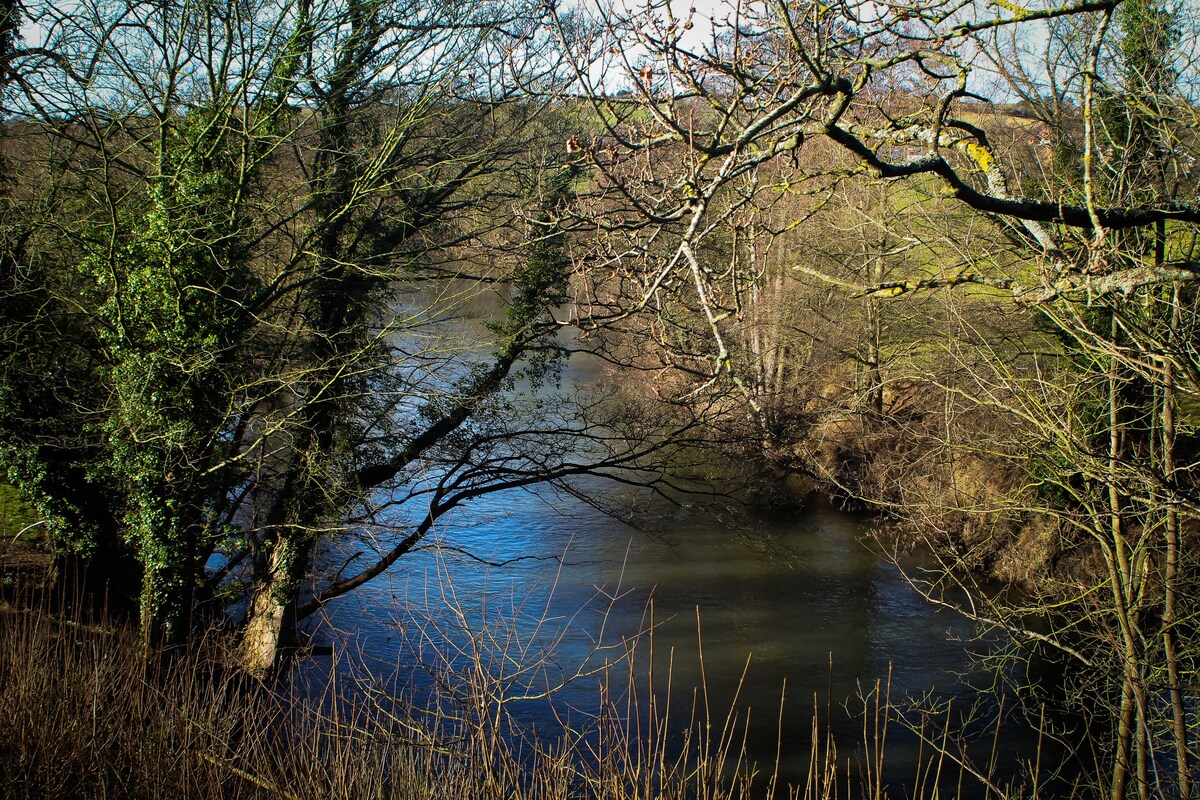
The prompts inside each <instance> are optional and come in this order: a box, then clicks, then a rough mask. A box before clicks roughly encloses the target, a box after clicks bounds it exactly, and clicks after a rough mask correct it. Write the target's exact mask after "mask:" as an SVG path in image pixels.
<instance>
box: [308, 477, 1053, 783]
mask: <svg viewBox="0 0 1200 800" xmlns="http://www.w3.org/2000/svg"><path fill="white" fill-rule="evenodd" d="M592 488H593V490H594V491H597V492H600V493H605V492H607V493H608V497H609V499H612V498H614V497H616V498H618V499H619V497H620V496H619V495H616V494H614V493H615V492H617V490H616V489H615V488H613V487H605V486H603V485H598V486H595V487H592ZM653 511H654V513H652V514H650V516H649V522H650V527H651V528H652V530H653V533H652V534H651V535H648V534H647V533H644V532H639V531H636V530H634V529H632V528H630V527H628V526H626V525H624V524H622V523H620V522H618V521H616V520H614V519H613V518H612V517H610V516H608V515H606V514H604V513H601V512H600V511H598V510H597V509H595V508H593V507H592V506H590V505H588V504H586V503H584V502H582V501H580V500H578V499H576V498H574V497H571V496H566V495H561V494H555V493H553V492H551V491H549V490H544V491H541V492H523V491H518V492H512V493H506V494H500V495H494V496H492V497H489V498H486V499H485V501H483V502H481V503H480V504H479V505H477V506H476V507H474V508H468V509H467V510H466V511H465V513H461V514H456V515H455V516H454V517H453V519H452V520H451V521H450V523H449V524H448V525H445V526H443V527H441V528H440V529H439V530H438V531H437V532H436V535H435V537H434V541H433V542H431V547H429V548H427V549H425V550H423V551H422V552H419V553H414V554H412V555H410V556H407V557H405V558H404V559H402V560H401V562H400V563H399V564H397V566H396V567H395V568H394V569H393V570H392V572H391V573H389V574H387V575H385V576H383V577H381V578H380V579H379V580H377V581H376V582H375V583H374V584H371V585H369V586H367V587H365V588H364V589H363V590H360V591H358V592H357V593H354V594H353V595H352V596H349V597H347V598H344V599H342V600H340V601H338V603H337V604H335V605H334V606H333V607H332V608H331V609H330V610H329V617H328V625H329V627H328V629H327V630H326V631H325V632H324V634H323V635H325V636H331V637H338V638H344V639H349V640H350V641H351V642H352V643H353V644H354V646H356V647H359V648H361V649H362V650H363V651H364V652H366V653H367V654H369V656H370V658H371V659H372V662H371V663H372V669H373V670H376V671H378V672H379V673H380V674H392V675H396V676H399V681H400V683H401V684H404V685H407V686H409V687H410V688H412V687H415V688H417V689H419V688H420V686H421V684H422V681H423V680H426V679H425V678H424V677H423V673H422V672H421V671H420V670H419V669H414V663H415V662H416V661H417V660H425V661H427V662H430V661H439V660H442V659H448V658H459V661H460V663H465V660H464V659H463V658H462V657H459V656H452V657H451V656H447V653H448V652H451V650H452V648H454V647H455V646H461V645H463V644H464V643H465V642H467V639H466V637H465V636H464V634H463V630H462V627H463V623H465V625H466V626H469V627H471V628H472V629H474V630H476V632H478V631H480V630H485V631H489V632H490V634H489V637H484V638H487V639H488V643H487V646H486V647H485V648H484V649H485V653H484V657H485V658H490V659H492V666H493V667H494V668H496V669H502V668H503V669H509V670H510V671H515V669H516V664H517V663H518V662H520V661H521V660H522V659H524V660H525V661H527V662H534V661H537V660H539V659H540V658H541V657H542V656H546V657H547V658H549V659H550V663H551V664H552V667H551V669H550V670H549V671H539V672H537V673H536V674H535V675H533V676H532V677H528V676H526V677H523V678H521V679H520V680H516V681H515V683H514V687H513V691H514V692H517V691H524V690H533V691H536V690H538V689H539V688H541V687H542V686H544V685H545V683H546V682H547V681H549V682H551V683H554V682H557V680H558V679H560V678H561V677H563V676H566V675H570V674H572V673H573V672H574V671H575V670H576V669H577V668H578V667H580V666H581V665H583V664H595V663H597V661H598V659H599V658H602V657H603V656H604V654H605V652H606V651H601V652H600V653H599V654H597V653H595V652H594V651H595V648H596V646H597V644H600V645H604V644H616V643H620V641H621V640H622V639H626V640H628V639H630V638H632V637H635V636H637V635H638V634H639V633H643V632H645V631H646V630H647V628H648V627H649V625H650V623H651V619H653V623H654V651H655V657H656V662H657V665H658V666H657V674H658V682H659V684H660V685H661V683H662V682H663V679H662V676H663V675H664V674H665V672H666V666H667V665H668V663H669V664H670V665H671V672H672V682H673V685H674V687H675V689H676V690H677V693H678V696H679V697H682V698H688V701H687V702H690V696H691V695H690V692H689V691H688V690H690V689H691V688H692V687H693V686H697V685H700V684H701V682H702V680H703V682H704V683H705V684H706V685H707V686H708V688H709V699H710V703H711V705H712V707H713V708H714V709H723V708H727V707H728V705H729V703H730V702H731V699H732V696H733V693H734V691H735V689H736V688H737V687H738V686H739V684H740V685H741V689H740V706H742V707H746V706H748V707H750V708H751V709H753V710H752V712H751V714H750V728H749V730H750V736H749V747H750V751H751V754H752V756H753V757H754V758H755V759H756V760H757V761H758V762H759V763H762V764H771V763H773V762H774V761H775V753H776V741H777V739H778V738H779V736H778V731H779V730H780V728H781V726H780V723H779V707H780V702H781V698H782V699H783V700H784V717H783V724H782V739H783V742H782V748H781V759H782V771H783V774H784V777H785V778H787V779H789V780H792V781H797V780H801V779H802V777H803V775H804V772H805V769H806V765H807V763H808V758H809V753H810V747H811V727H812V717H813V706H814V697H815V698H816V702H817V703H818V704H819V705H820V706H821V708H822V713H823V714H825V713H826V709H828V711H829V714H828V716H829V717H830V724H831V725H832V730H833V732H834V733H835V735H836V738H837V739H838V740H839V742H840V748H841V752H842V757H843V760H844V759H845V758H846V757H847V756H850V755H851V754H852V752H853V748H854V745H855V743H856V742H858V741H859V740H860V739H861V735H862V732H861V728H862V722H861V719H860V718H859V717H858V716H856V715H855V714H852V713H848V712H847V710H846V709H847V708H849V711H850V712H853V711H854V710H855V709H856V708H857V709H859V710H861V708H862V703H861V702H860V701H858V700H857V699H856V698H858V697H859V696H860V695H861V694H862V693H863V692H869V691H870V690H871V688H872V687H873V686H874V685H875V682H876V681H887V680H888V679H889V675H890V680H891V693H892V697H893V698H894V699H895V700H896V701H897V702H898V703H900V704H901V705H902V704H903V703H904V701H905V698H908V697H916V696H921V695H925V694H927V693H933V694H934V695H935V696H936V697H937V698H938V699H940V700H942V701H944V700H946V699H951V698H952V699H954V701H955V703H956V704H957V705H958V707H959V708H962V709H965V708H966V706H967V705H969V704H970V703H971V702H972V701H973V700H975V699H976V696H977V694H976V692H975V690H974V689H972V688H971V686H970V685H969V683H964V682H963V680H962V678H963V676H968V677H970V676H972V675H973V678H974V681H973V682H974V683H977V684H978V683H980V682H985V681H986V676H984V675H982V674H981V673H980V672H979V671H977V670H975V671H973V661H972V658H971V655H970V652H971V650H972V648H974V649H975V650H979V649H981V648H982V647H983V645H979V644H978V643H976V644H975V645H970V644H969V643H968V641H967V640H968V639H969V637H970V635H971V632H972V629H971V627H970V625H968V624H967V623H966V622H965V621H964V620H963V619H961V618H959V617H958V616H957V615H955V614H953V613H951V612H948V611H944V610H938V609H936V608H934V607H933V606H931V605H930V604H929V603H928V602H926V601H925V600H924V599H923V598H921V596H920V595H919V594H918V593H917V592H916V591H915V590H914V589H913V588H912V587H911V586H910V585H909V584H908V582H907V581H906V580H905V578H904V576H903V574H902V572H901V570H900V568H898V567H897V566H896V565H895V564H894V563H892V562H891V561H890V560H888V559H887V558H885V557H883V556H882V555H881V554H880V552H879V547H878V545H877V544H875V543H874V542H873V540H872V539H871V537H870V535H869V533H870V530H869V529H870V525H871V524H872V523H871V521H870V520H869V519H862V518H856V517H853V516H850V515H846V514H842V513H839V512H836V511H831V510H814V511H809V512H804V513H800V514H793V515H788V516H778V517H772V518H759V519H743V520H741V521H740V522H739V525H738V526H737V527H736V528H735V527H731V526H730V525H727V524H725V523H723V522H721V521H720V520H719V519H717V518H716V517H714V516H713V515H711V514H708V513H705V512H704V511H703V510H702V509H695V508H686V507H675V506H672V505H669V504H666V503H660V504H659V505H657V506H656V507H655V508H654V509H653ZM466 553H470V554H471V555H469V556H468V555H466ZM529 556H533V557H534V558H529ZM523 557H524V558H523ZM522 558H523V560H515V561H514V560H513V559H522ZM478 559H484V560H486V561H487V562H493V563H491V564H489V563H484V561H480V560H478ZM503 562H508V563H503ZM499 563H503V565H500V566H497V565H496V564H499ZM910 566H914V565H910ZM698 628H699V633H700V635H699V636H698V635H697V632H698ZM335 630H336V631H337V633H336V634H335V633H334V631H335ZM422 631H423V632H424V635H422V634H421V632H422ZM319 635H322V634H319ZM477 641H482V638H481V639H477ZM698 642H702V648H703V650H702V653H703V667H702V666H701V650H700V645H699V644H698ZM640 647H641V648H642V649H643V650H645V649H647V647H648V643H647V642H643V643H642V644H641V645H640ZM522 648H525V649H524V650H522ZM422 649H423V653H421V652H418V651H420V650H422ZM501 655H503V656H504V658H503V659H502V658H498V656H501ZM504 664H507V665H508V666H507V667H505V666H503V665H504ZM747 664H748V667H747ZM498 665H499V666H498ZM643 668H644V662H643ZM743 672H745V679H744V680H742V676H743ZM785 685H786V693H785V692H784V687H785ZM596 686H597V679H596V678H595V677H585V678H582V679H579V680H577V681H575V682H573V683H570V684H569V685H568V686H567V687H566V688H564V689H563V690H561V691H560V692H559V693H558V694H557V695H556V699H555V702H556V703H557V704H558V707H559V709H560V712H561V711H562V710H563V709H568V708H573V709H576V710H581V711H583V712H587V711H589V710H594V708H595V705H596V702H597V688H596ZM677 702H678V701H677ZM686 704H687V703H686V702H685V703H684V705H686ZM677 707H678V705H677ZM511 708H512V709H513V710H514V711H515V713H516V714H517V715H518V717H520V718H522V719H523V720H524V721H527V722H531V723H534V724H539V725H541V726H542V728H543V729H544V730H545V729H549V728H552V727H553V718H552V716H551V715H550V713H549V709H548V707H547V706H546V704H545V703H544V702H541V701H535V700H530V701H527V702H525V703H523V704H522V703H517V704H514V705H513V706H512V707H511ZM822 724H825V723H824V722H823V723H822ZM888 745H889V746H888V754H889V764H890V766H889V768H888V773H887V775H888V780H889V782H891V783H892V784H893V785H895V786H900V785H909V784H910V783H911V780H912V773H913V770H914V760H915V758H916V754H917V747H918V745H917V742H916V740H915V738H914V737H912V736H911V735H906V734H905V733H904V731H903V730H902V729H901V728H900V727H899V726H893V727H892V729H891V731H890V733H889V742H888ZM1032 745H1033V742H1032V736H1031V735H1030V734H1028V733H1021V732H1019V731H1017V730H1016V729H1015V728H1014V729H1013V730H1005V732H1004V737H1003V740H1002V749H1003V751H1004V753H1005V758H1006V760H1007V761H1008V763H1009V765H1011V764H1012V763H1013V762H1014V760H1015V756H1016V755H1018V754H1019V753H1021V752H1028V751H1029V750H1030V749H1031V748H1032Z"/></svg>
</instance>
